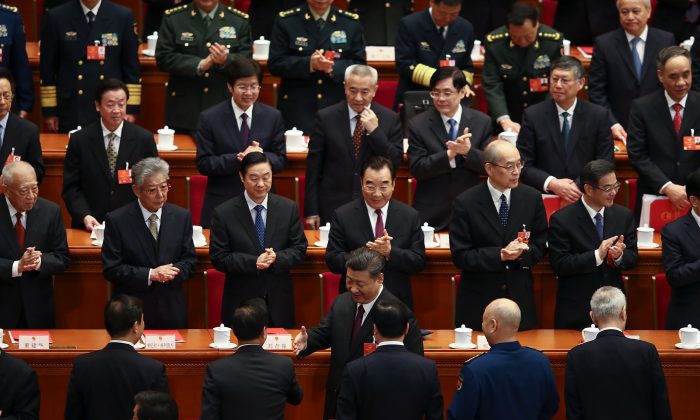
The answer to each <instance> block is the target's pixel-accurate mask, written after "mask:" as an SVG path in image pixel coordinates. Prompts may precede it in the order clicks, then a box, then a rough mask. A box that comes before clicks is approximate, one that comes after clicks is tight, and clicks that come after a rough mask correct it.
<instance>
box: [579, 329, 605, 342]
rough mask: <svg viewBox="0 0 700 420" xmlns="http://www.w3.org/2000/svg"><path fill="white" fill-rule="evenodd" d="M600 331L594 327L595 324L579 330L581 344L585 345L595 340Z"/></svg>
mask: <svg viewBox="0 0 700 420" xmlns="http://www.w3.org/2000/svg"><path fill="white" fill-rule="evenodd" d="M599 332H600V330H599V329H598V327H596V326H595V324H591V326H590V327H586V328H584V329H583V330H581V336H582V337H583V342H584V343H587V342H589V341H593V340H595V338H596V337H597V336H598V333H599Z"/></svg>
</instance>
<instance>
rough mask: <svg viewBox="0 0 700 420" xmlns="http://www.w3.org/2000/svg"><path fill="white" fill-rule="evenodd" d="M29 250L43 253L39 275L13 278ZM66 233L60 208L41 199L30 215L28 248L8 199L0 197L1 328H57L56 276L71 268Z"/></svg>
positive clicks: (33, 273) (28, 214)
mask: <svg viewBox="0 0 700 420" xmlns="http://www.w3.org/2000/svg"><path fill="white" fill-rule="evenodd" d="M28 247H35V248H36V250H37V251H41V267H40V270H39V271H29V272H24V273H22V275H21V276H20V277H17V278H13V277H12V264H13V263H14V262H15V261H18V260H19V259H20V258H21V257H22V253H23V252H24V251H25V250H26V249H27V248H28ZM68 262H69V258H68V245H67V243H66V229H65V227H64V226H63V219H62V218H61V208H60V207H58V205H57V204H55V203H53V202H51V201H48V200H45V199H43V198H41V197H40V198H39V199H38V200H37V202H36V204H35V205H34V208H32V209H31V210H30V211H29V212H27V225H26V231H25V236H24V248H20V246H19V244H18V243H17V235H16V233H15V227H14V224H13V223H12V218H10V211H9V210H8V207H7V201H6V199H5V196H4V195H0V325H2V326H3V327H4V328H18V327H20V321H21V319H22V318H24V321H26V327H27V328H56V310H55V308H54V300H53V276H54V274H59V273H62V272H64V271H65V270H66V268H68Z"/></svg>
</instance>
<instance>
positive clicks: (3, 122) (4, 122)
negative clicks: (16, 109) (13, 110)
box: [0, 111, 10, 129]
mask: <svg viewBox="0 0 700 420" xmlns="http://www.w3.org/2000/svg"><path fill="white" fill-rule="evenodd" d="M9 119H10V111H8V112H7V114H5V116H4V117H2V118H0V125H1V126H2V128H3V129H5V128H7V120H9Z"/></svg>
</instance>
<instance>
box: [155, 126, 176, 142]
mask: <svg viewBox="0 0 700 420" xmlns="http://www.w3.org/2000/svg"><path fill="white" fill-rule="evenodd" d="M174 143H175V130H173V129H172V128H168V126H167V125H166V126H165V127H163V128H159V129H158V146H159V147H173V144H174Z"/></svg>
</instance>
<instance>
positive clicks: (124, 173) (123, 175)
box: [117, 169, 132, 185]
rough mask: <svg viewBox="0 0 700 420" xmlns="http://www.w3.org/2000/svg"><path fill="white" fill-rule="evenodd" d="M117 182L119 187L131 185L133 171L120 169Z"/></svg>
mask: <svg viewBox="0 0 700 420" xmlns="http://www.w3.org/2000/svg"><path fill="white" fill-rule="evenodd" d="M117 182H119V185H124V184H131V182H132V181H131V169H120V170H118V171H117Z"/></svg>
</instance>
